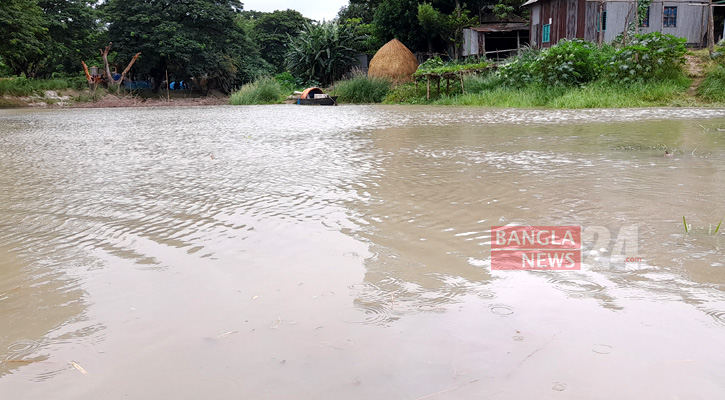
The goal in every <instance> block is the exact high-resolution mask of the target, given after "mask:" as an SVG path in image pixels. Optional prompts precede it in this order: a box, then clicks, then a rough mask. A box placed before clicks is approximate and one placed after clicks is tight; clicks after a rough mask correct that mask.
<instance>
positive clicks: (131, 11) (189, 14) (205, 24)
mask: <svg viewBox="0 0 725 400" xmlns="http://www.w3.org/2000/svg"><path fill="white" fill-rule="evenodd" d="M102 10H103V12H104V15H105V18H106V21H107V22H108V24H109V25H108V36H109V38H110V40H111V41H113V43H114V48H115V49H117V51H118V54H117V56H116V60H118V61H119V63H120V64H125V63H127V62H128V61H129V60H130V59H131V57H132V56H133V54H135V53H136V52H141V53H142V56H141V58H140V59H139V61H138V62H137V63H136V64H135V65H134V69H135V70H136V74H137V75H140V76H144V77H145V76H149V75H150V76H153V77H154V78H155V79H156V82H159V83H160V82H161V81H162V80H163V79H164V78H165V71H166V70H167V69H168V72H169V78H170V79H171V80H188V79H189V78H190V77H196V78H200V79H206V80H207V82H208V83H209V85H210V86H211V87H217V88H219V89H221V90H223V91H229V90H230V89H231V88H232V87H234V86H236V85H237V84H238V83H239V82H242V81H244V80H245V79H251V78H252V77H253V76H254V75H256V74H258V73H260V72H261V70H263V69H264V66H265V63H262V62H260V61H259V60H260V57H259V51H258V48H257V47H256V46H255V45H254V43H253V42H252V40H251V38H250V37H249V35H248V34H247V32H245V30H244V29H243V28H242V27H240V26H239V25H238V24H237V23H236V19H237V15H238V13H239V12H240V10H241V3H240V2H239V1H237V0H214V1H212V0H187V1H183V2H182V1H171V0H159V1H126V0H107V1H106V2H105V3H103V5H102Z"/></svg>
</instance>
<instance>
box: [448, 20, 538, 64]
mask: <svg viewBox="0 0 725 400" xmlns="http://www.w3.org/2000/svg"><path fill="white" fill-rule="evenodd" d="M481 19H482V22H481V24H480V25H478V26H473V27H470V28H468V29H464V30H463V52H462V53H461V54H463V56H464V57H465V56H478V57H481V58H483V57H484V56H485V57H486V58H506V57H509V56H511V55H514V54H516V53H518V51H519V50H520V49H521V47H522V46H525V45H528V44H529V24H528V23H527V22H526V20H524V19H523V18H520V17H516V16H512V17H511V18H508V19H506V20H500V19H497V18H494V17H493V16H491V17H488V18H487V17H486V16H484V17H482V18H481Z"/></svg>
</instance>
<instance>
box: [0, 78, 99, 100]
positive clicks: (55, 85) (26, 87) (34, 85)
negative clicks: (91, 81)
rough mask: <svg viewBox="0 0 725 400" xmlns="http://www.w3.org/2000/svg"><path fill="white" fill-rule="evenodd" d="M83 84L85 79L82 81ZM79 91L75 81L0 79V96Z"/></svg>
mask: <svg viewBox="0 0 725 400" xmlns="http://www.w3.org/2000/svg"><path fill="white" fill-rule="evenodd" d="M84 82H85V79H84ZM68 89H79V88H78V83H77V79H70V78H69V79H27V78H23V77H20V78H4V79H0V96H4V95H8V96H31V95H42V94H43V92H44V91H46V90H55V91H58V90H68Z"/></svg>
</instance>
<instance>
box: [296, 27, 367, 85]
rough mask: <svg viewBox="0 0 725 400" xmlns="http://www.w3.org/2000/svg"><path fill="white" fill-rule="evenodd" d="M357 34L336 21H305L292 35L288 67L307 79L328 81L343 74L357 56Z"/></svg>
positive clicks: (358, 40) (355, 60)
mask: <svg viewBox="0 0 725 400" xmlns="http://www.w3.org/2000/svg"><path fill="white" fill-rule="evenodd" d="M359 44H360V37H358V36H357V35H356V34H355V29H354V28H353V27H352V26H350V25H340V24H339V23H337V22H324V23H317V24H306V25H305V29H304V30H303V31H302V32H301V33H300V35H299V36H297V38H295V39H292V41H291V42H290V46H289V51H288V53H287V67H288V68H289V69H290V71H291V72H292V73H293V74H295V75H296V76H298V77H301V78H303V79H306V80H307V81H317V82H319V83H322V84H328V83H331V82H333V81H334V80H336V79H339V78H340V77H342V75H343V74H344V73H346V72H347V71H348V70H349V69H350V67H351V66H353V65H355V63H356V62H357V59H356V58H355V55H356V54H357V53H358V50H357V49H358V46H359Z"/></svg>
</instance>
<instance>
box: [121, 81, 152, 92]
mask: <svg viewBox="0 0 725 400" xmlns="http://www.w3.org/2000/svg"><path fill="white" fill-rule="evenodd" d="M123 87H124V88H126V89H128V90H136V89H151V82H148V81H124V82H123Z"/></svg>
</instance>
